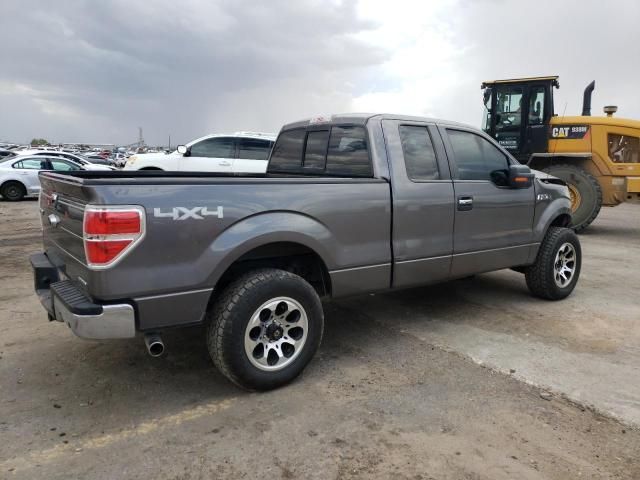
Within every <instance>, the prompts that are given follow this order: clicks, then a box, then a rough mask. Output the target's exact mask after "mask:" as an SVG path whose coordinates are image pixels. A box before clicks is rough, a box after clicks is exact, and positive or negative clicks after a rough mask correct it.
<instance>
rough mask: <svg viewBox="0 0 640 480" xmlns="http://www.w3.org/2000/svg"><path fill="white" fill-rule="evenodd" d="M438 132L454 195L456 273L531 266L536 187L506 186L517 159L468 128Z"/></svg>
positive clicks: (442, 129)
mask: <svg viewBox="0 0 640 480" xmlns="http://www.w3.org/2000/svg"><path fill="white" fill-rule="evenodd" d="M440 132H441V134H442V137H443V139H445V146H446V150H447V156H448V158H449V161H450V165H451V171H452V176H453V188H454V191H455V197H456V209H455V229H454V234H453V259H452V266H451V273H452V275H453V276H456V277H460V276H465V275H471V274H474V273H480V272H485V271H491V270H497V269H500V268H506V267H511V266H515V265H522V264H525V263H527V261H528V258H529V253H530V252H531V248H532V242H533V215H534V206H535V191H534V188H533V186H532V187H530V188H526V189H511V188H509V187H508V186H506V185H505V183H506V182H505V181H504V179H505V174H506V170H507V169H508V166H509V164H510V162H512V161H513V160H511V159H510V158H509V157H508V156H507V155H506V154H505V153H504V152H503V151H501V150H500V149H499V148H498V147H496V146H495V145H494V144H493V143H492V142H491V141H490V140H489V139H487V138H486V137H484V136H483V135H481V134H479V133H477V132H475V131H473V130H467V129H465V128H464V127H440ZM501 172H505V173H503V174H502V175H501Z"/></svg>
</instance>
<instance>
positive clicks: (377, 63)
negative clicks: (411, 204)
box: [0, 0, 640, 144]
mask: <svg viewBox="0 0 640 480" xmlns="http://www.w3.org/2000/svg"><path fill="white" fill-rule="evenodd" d="M0 18H2V23H1V25H2V26H1V28H0V45H2V47H1V48H0V64H1V65H2V67H1V68H0V141H2V140H5V141H6V140H10V141H16V142H26V141H28V140H30V139H31V138H33V137H45V138H47V139H49V140H51V141H55V142H94V143H99V142H109V143H118V144H123V143H131V142H134V141H136V139H137V134H138V132H137V127H138V126H141V127H143V129H144V136H145V139H146V140H147V143H150V144H166V143H167V141H168V136H169V135H171V138H172V143H174V144H175V143H176V142H181V143H184V142H187V141H189V140H191V139H193V138H196V137H198V136H201V135H203V134H206V133H209V132H219V131H225V132H228V131H236V130H257V131H277V130H278V129H279V128H280V126H281V125H282V124H283V123H286V122H289V121H292V120H296V119H300V118H304V117H308V116H312V115H317V114H322V113H337V112H347V111H374V112H383V111H384V112H395V113H407V114H417V115H428V116H437V117H441V118H447V119H451V120H458V121H462V122H465V123H469V124H471V125H476V126H479V125H480V121H481V112H482V107H481V92H480V83H481V82H482V81H483V80H487V79H496V78H511V77H520V76H536V75H553V74H557V75H560V85H561V89H560V91H559V92H556V112H557V113H560V114H562V113H563V112H564V111H566V114H567V115H569V114H578V113H579V111H580V108H581V101H582V90H583V89H584V87H585V85H586V84H587V83H588V82H589V81H591V80H593V79H595V80H596V91H595V92H594V98H593V107H594V112H598V113H599V112H601V111H602V106H603V105H608V104H615V105H618V106H619V115H622V116H625V117H631V118H640V92H639V87H638V78H639V74H640V62H639V60H640V23H639V19H640V2H638V1H637V0H626V1H625V0H618V1H616V0H611V1H607V2H603V1H599V0H581V1H580V0H576V1H573V0H568V1H558V0H538V1H536V2H531V1H516V0H511V1H509V0H441V1H437V0H433V1H426V0H422V1H419V0H416V1H405V0H393V1H389V0H359V1H355V0H354V1H347V0H344V1H337V0H295V1H292V0H269V1H266V0H262V1H258V0H255V1H250V0H228V1H227V0H217V1H216V0H183V1H175V0H100V1H97V0H58V1H50V0H2V1H1V2H0Z"/></svg>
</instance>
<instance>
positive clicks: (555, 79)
mask: <svg viewBox="0 0 640 480" xmlns="http://www.w3.org/2000/svg"><path fill="white" fill-rule="evenodd" d="M558 78H560V77H558V76H557V75H551V76H548V77H524V78H508V79H505V80H487V81H485V82H482V85H481V87H480V88H486V87H488V86H490V85H498V84H503V83H526V82H552V83H553V86H554V87H558V86H559V84H558Z"/></svg>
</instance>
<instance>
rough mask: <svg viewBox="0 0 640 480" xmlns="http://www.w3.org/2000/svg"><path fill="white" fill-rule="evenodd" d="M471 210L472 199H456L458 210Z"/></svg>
mask: <svg viewBox="0 0 640 480" xmlns="http://www.w3.org/2000/svg"><path fill="white" fill-rule="evenodd" d="M472 208H473V197H458V210H461V211H465V210H471V209H472Z"/></svg>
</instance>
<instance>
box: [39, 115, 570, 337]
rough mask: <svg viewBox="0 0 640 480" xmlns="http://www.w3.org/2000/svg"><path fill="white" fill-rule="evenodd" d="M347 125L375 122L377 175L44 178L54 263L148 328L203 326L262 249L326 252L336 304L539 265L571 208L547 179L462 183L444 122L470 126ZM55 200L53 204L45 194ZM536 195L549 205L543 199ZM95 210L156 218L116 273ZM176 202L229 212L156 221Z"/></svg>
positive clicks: (351, 119) (412, 120)
mask: <svg viewBox="0 0 640 480" xmlns="http://www.w3.org/2000/svg"><path fill="white" fill-rule="evenodd" d="M341 122H348V123H350V124H361V125H363V126H365V127H366V129H367V133H368V137H369V141H368V144H369V146H370V147H369V151H370V158H371V161H372V163H373V166H374V168H373V171H374V178H369V179H353V178H329V177H299V176H298V177H283V176H273V175H266V176H261V177H225V176H217V175H192V176H189V175H184V174H183V175H176V174H172V173H171V172H166V173H162V174H154V175H145V174H140V173H138V172H126V173H123V172H115V173H114V174H109V173H106V174H104V175H103V174H100V175H98V174H96V173H90V174H87V173H80V174H77V175H73V176H67V175H59V174H55V173H43V174H41V182H42V188H43V192H44V193H43V195H42V196H41V199H40V204H41V209H42V215H43V224H44V225H45V226H44V244H45V248H46V252H47V255H48V256H49V258H50V259H51V261H52V262H53V263H54V264H55V265H58V266H59V267H60V269H61V270H62V271H63V272H64V273H65V274H66V275H67V276H68V277H69V278H71V279H72V280H77V281H78V283H79V285H80V286H81V288H84V289H85V291H86V292H87V293H88V294H89V295H90V296H91V297H92V298H93V299H94V300H95V301H107V302H113V301H120V300H122V301H130V302H132V303H133V304H135V305H136V309H137V315H138V318H137V321H138V328H139V329H142V330H148V329H153V328H164V327H169V326H175V325H181V324H187V323H197V322H200V321H201V320H202V318H203V315H204V312H205V310H206V307H207V304H208V300H209V297H210V293H209V292H211V291H215V288H216V285H217V282H218V280H219V279H220V278H221V276H222V275H223V274H224V273H225V272H226V271H227V270H228V268H229V267H230V266H232V265H233V264H234V262H235V261H236V260H237V259H239V258H240V257H242V256H243V255H245V254H247V253H248V252H251V251H252V250H253V249H255V248H258V247H261V246H264V245H268V244H273V243H281V242H287V243H291V244H298V245H302V246H304V247H307V248H308V249H310V250H312V251H313V252H315V253H316V254H317V256H318V257H320V259H321V260H322V262H323V263H324V265H325V267H326V270H327V271H328V273H329V277H330V281H331V287H332V290H331V293H332V296H334V297H340V296H345V295H355V294H362V293H368V292H374V291H380V290H385V289H389V288H403V287H409V286H415V285H424V284H429V283H435V282H439V281H442V280H446V279H449V278H453V277H456V276H462V275H470V274H473V273H478V272H484V271H488V270H495V269H499V268H505V267H510V266H517V265H523V264H527V263H532V262H533V259H534V258H535V252H536V251H537V246H538V244H539V243H540V241H541V240H542V238H543V236H544V233H545V232H546V230H547V228H548V226H549V224H550V223H551V222H552V221H553V220H554V219H555V218H557V216H558V215H560V214H565V213H567V212H568V211H569V198H568V194H567V191H566V188H565V187H562V186H559V185H552V184H545V183H544V178H543V177H539V178H537V179H536V181H535V185H534V186H533V187H531V188H528V189H523V190H512V189H508V188H498V187H496V186H495V185H494V184H492V183H491V182H489V181H486V182H477V181H474V182H468V181H459V180H456V179H455V176H452V172H454V173H455V171H456V170H455V158H454V156H453V154H452V151H451V148H450V145H449V143H448V139H447V136H446V129H445V127H453V128H459V129H467V127H464V126H461V125H458V124H452V123H449V122H441V121H436V120H433V119H424V118H418V117H403V116H397V115H378V116H372V115H352V116H345V117H341V116H335V117H333V120H332V123H334V124H340V123H341ZM400 125H420V126H426V127H427V128H428V129H429V132H430V136H431V138H432V141H433V144H434V149H435V153H436V157H437V162H438V167H439V170H440V179H439V180H435V181H418V182H416V181H411V180H410V179H409V178H408V177H407V172H406V167H405V164H404V156H403V151H402V146H401V142H400V137H399V133H398V127H399V126H400ZM292 126H295V127H297V128H299V127H300V126H302V124H301V123H300V122H298V123H296V124H292ZM286 128H288V127H286ZM468 130H469V131H473V132H474V133H476V134H478V135H481V136H483V137H484V138H486V139H488V140H489V141H491V142H492V143H494V144H495V142H493V140H491V139H489V137H487V136H486V135H484V134H483V133H481V132H478V131H476V130H471V129H468ZM495 145H496V147H497V148H499V149H500V150H502V151H503V152H504V153H505V155H507V156H508V157H509V155H508V153H507V152H506V151H504V150H503V149H502V148H501V147H499V145H497V144H495ZM509 158H511V157H509ZM53 193H55V194H57V196H58V199H59V201H58V202H57V203H54V204H52V202H51V201H48V198H49V197H47V195H49V196H51V195H52V194H53ZM538 193H544V194H545V198H546V200H545V201H544V202H536V194H538ZM467 194H468V195H473V197H474V206H473V210H471V211H468V212H460V211H458V210H457V209H456V204H457V203H456V199H457V197H458V196H460V195H467ZM85 204H93V205H141V206H143V207H144V209H145V211H146V224H147V231H146V234H145V237H144V239H143V240H142V242H141V243H140V244H139V245H138V246H137V247H136V248H135V249H134V250H133V251H131V252H130V253H129V254H128V255H127V256H126V257H125V258H123V259H122V261H120V262H119V263H118V264H117V265H115V266H114V267H113V268H109V269H106V270H102V271H95V270H91V269H89V268H87V267H86V265H84V261H85V260H84V252H83V247H82V239H81V235H82V214H81V212H82V208H83V207H84V205H85ZM176 207H181V208H186V209H193V208H196V207H206V208H207V209H209V210H210V211H215V210H216V209H217V208H218V207H222V209H223V212H224V214H223V216H222V218H218V217H217V216H204V217H202V218H199V219H194V218H186V219H184V220H176V219H174V218H171V217H167V216H164V217H157V216H156V215H155V214H154V210H155V209H160V212H171V211H172V210H173V209H174V208H176ZM51 213H56V214H58V215H61V217H62V219H63V220H62V223H61V225H60V226H59V227H58V228H56V229H54V228H53V227H51V226H49V225H48V224H47V222H46V217H47V216H48V215H49V214H51ZM60 227H63V228H60ZM189 292H190V293H189Z"/></svg>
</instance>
